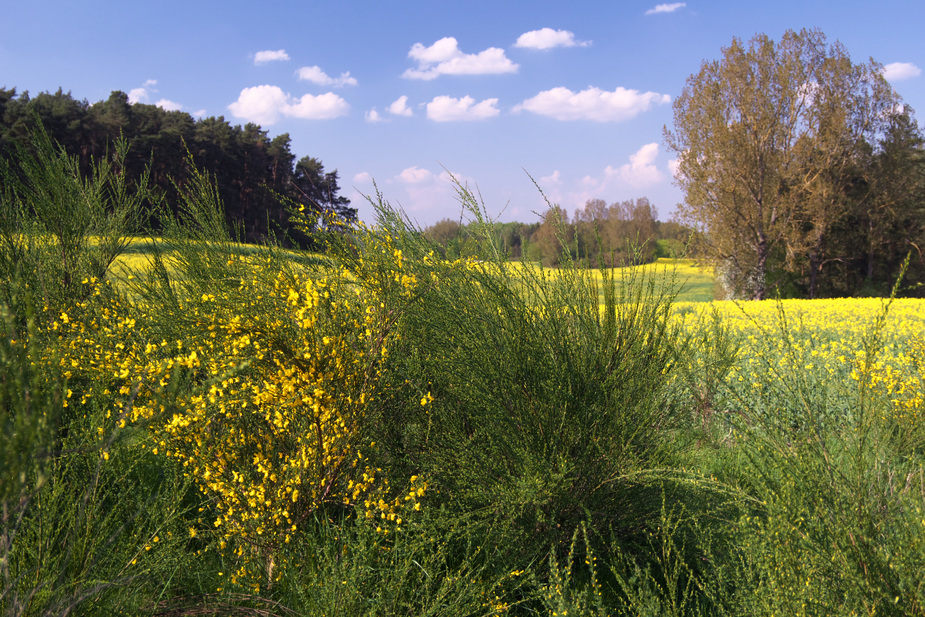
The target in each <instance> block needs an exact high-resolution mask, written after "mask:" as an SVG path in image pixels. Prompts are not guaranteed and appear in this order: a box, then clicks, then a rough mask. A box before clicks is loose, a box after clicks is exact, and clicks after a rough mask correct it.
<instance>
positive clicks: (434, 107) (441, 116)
mask: <svg viewBox="0 0 925 617" xmlns="http://www.w3.org/2000/svg"><path fill="white" fill-rule="evenodd" d="M497 105H498V99H485V100H484V101H482V102H481V103H476V102H475V99H474V98H472V97H471V96H464V97H462V98H461V99H457V98H454V97H452V96H436V97H434V100H432V101H431V102H430V103H428V104H427V117H428V119H430V120H433V121H434V122H453V121H457V120H484V119H486V118H493V117H494V116H497V115H498V114H499V113H501V111H500V110H499V109H498V107H497Z"/></svg>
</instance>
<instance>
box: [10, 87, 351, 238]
mask: <svg viewBox="0 0 925 617" xmlns="http://www.w3.org/2000/svg"><path fill="white" fill-rule="evenodd" d="M37 126H42V127H44V130H45V131H46V132H47V133H48V134H49V136H50V137H51V138H52V139H53V140H54V141H56V142H57V143H58V144H60V146H61V147H62V148H63V149H64V150H65V151H66V152H67V153H68V154H70V155H71V156H74V157H78V159H79V161H80V166H81V168H82V169H83V170H84V171H85V172H88V171H89V170H90V169H91V167H92V163H93V161H96V160H99V159H100V158H101V157H106V156H107V155H109V154H110V153H111V151H112V148H113V143H114V141H115V140H116V139H118V138H124V139H125V140H126V141H128V142H129V144H130V150H129V152H128V155H127V156H126V157H125V161H124V164H125V166H126V168H127V169H126V171H127V172H128V175H129V177H140V176H141V174H143V173H144V172H145V170H146V169H147V170H148V171H149V173H150V184H151V185H152V186H153V187H155V189H156V191H155V194H157V195H158V196H159V197H160V199H159V201H160V202H162V203H163V204H165V205H166V206H167V207H168V208H176V207H177V205H176V204H178V203H179V200H178V199H177V198H176V197H177V192H178V191H179V190H182V187H183V186H184V185H186V184H187V183H188V182H189V180H190V172H191V167H190V163H192V164H193V165H195V167H196V169H198V170H199V171H201V172H205V173H208V174H209V175H210V176H212V177H213V178H214V180H215V184H216V185H217V189H218V192H219V197H220V198H221V200H222V202H223V205H224V208H225V215H226V219H227V221H228V223H229V225H232V226H233V227H236V228H239V229H240V231H241V232H242V236H243V240H245V241H247V242H256V243H259V242H265V241H266V240H267V239H268V238H269V237H270V236H271V235H273V236H276V237H277V238H278V239H279V240H281V241H283V242H298V243H302V244H305V243H308V242H309V240H310V239H309V238H307V237H306V236H305V235H304V234H302V233H301V232H300V231H298V230H297V229H295V228H294V227H293V226H292V225H291V223H290V220H289V219H290V215H289V208H290V207H292V206H296V207H298V206H299V205H302V206H305V208H306V210H307V211H308V212H310V213H312V214H313V215H314V218H313V219H312V217H304V218H307V219H309V220H314V221H316V222H317V223H316V224H317V225H319V226H321V225H324V221H325V220H328V217H330V216H333V217H334V218H337V219H340V220H343V221H347V222H352V221H355V220H356V215H357V212H356V209H354V208H351V207H350V200H349V199H347V198H345V197H343V196H341V195H339V192H340V186H339V177H338V173H337V170H334V171H330V172H329V171H325V169H324V165H323V163H322V162H321V160H319V159H317V158H315V157H311V156H305V157H302V158H301V159H298V160H296V155H295V154H293V153H292V151H291V149H290V144H291V140H290V137H289V134H288V133H283V134H280V135H277V136H276V137H273V138H270V137H269V135H268V133H267V131H266V130H264V129H262V128H260V126H258V125H256V124H252V123H248V124H245V125H244V126H243V127H242V126H240V125H237V126H232V125H231V124H230V123H229V122H227V121H226V120H225V118H224V117H222V116H219V117H208V118H200V119H196V118H193V117H192V116H191V115H190V114H188V113H186V112H183V111H166V110H164V109H161V108H160V107H157V106H155V105H147V104H142V103H134V104H132V103H130V102H129V100H128V96H127V95H126V94H125V93H124V92H120V91H114V92H112V94H111V95H110V97H109V98H108V99H107V100H105V101H99V102H97V103H93V104H90V103H88V102H87V101H86V100H77V99H75V98H73V97H72V96H71V94H70V93H69V92H67V93H65V92H63V91H62V90H61V89H59V90H58V91H57V92H55V93H48V92H43V93H41V94H38V95H36V96H30V95H29V93H28V92H22V93H20V94H17V92H16V89H15V88H11V89H7V88H0V157H4V158H6V159H8V160H10V159H12V157H14V156H15V150H16V147H17V146H16V144H20V147H23V146H24V147H27V148H28V147H29V142H30V140H31V139H32V134H33V131H34V130H36V127H37ZM148 213H149V216H148V218H149V220H148V221H147V223H148V224H149V225H150V226H151V227H153V228H154V229H157V227H158V217H157V209H156V208H155V207H154V204H151V207H150V208H149V209H148Z"/></svg>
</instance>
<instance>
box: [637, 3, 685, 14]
mask: <svg viewBox="0 0 925 617" xmlns="http://www.w3.org/2000/svg"><path fill="white" fill-rule="evenodd" d="M686 6H687V3H686V2H672V3H671V4H657V5H655V6H654V7H653V8H651V9H649V10H648V11H646V15H655V14H657V13H674V12H675V11H677V10H678V9H683V8H684V7H686Z"/></svg>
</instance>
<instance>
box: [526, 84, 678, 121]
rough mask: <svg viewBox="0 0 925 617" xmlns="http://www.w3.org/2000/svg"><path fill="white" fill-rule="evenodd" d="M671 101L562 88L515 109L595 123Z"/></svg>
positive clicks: (661, 96) (661, 97)
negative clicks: (573, 90)
mask: <svg viewBox="0 0 925 617" xmlns="http://www.w3.org/2000/svg"><path fill="white" fill-rule="evenodd" d="M670 101H671V97H670V96H668V95H667V94H658V93H657V92H643V93H640V92H639V91H638V90H628V89H626V88H617V89H616V90H614V91H613V92H606V91H603V90H600V89H599V88H588V89H587V90H582V91H581V92H572V91H571V90H569V89H568V88H563V87H558V88H553V89H551V90H545V91H543V92H540V93H539V94H537V95H536V96H534V97H533V98H530V99H527V100H525V101H524V102H523V103H520V104H518V105H516V106H515V107H514V111H515V112H519V111H521V110H524V109H525V110H527V111H530V112H533V113H535V114H539V115H541V116H549V117H551V118H555V119H556V120H594V121H596V122H621V121H623V120H629V119H630V118H632V117H634V116H636V115H638V114H640V113H642V112H644V111H647V110H648V109H649V108H650V107H651V106H652V105H653V104H656V105H663V104H665V103H668V102H670Z"/></svg>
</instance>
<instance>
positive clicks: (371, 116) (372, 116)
mask: <svg viewBox="0 0 925 617" xmlns="http://www.w3.org/2000/svg"><path fill="white" fill-rule="evenodd" d="M366 121H367V122H369V123H371V124H374V123H376V122H384V121H385V118H383V117H382V115H381V114H380V113H379V112H378V111H376V108H375V107H373V108H372V109H370V110H369V111H367V112H366Z"/></svg>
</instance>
